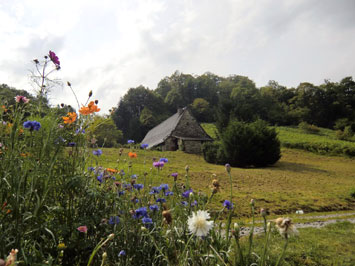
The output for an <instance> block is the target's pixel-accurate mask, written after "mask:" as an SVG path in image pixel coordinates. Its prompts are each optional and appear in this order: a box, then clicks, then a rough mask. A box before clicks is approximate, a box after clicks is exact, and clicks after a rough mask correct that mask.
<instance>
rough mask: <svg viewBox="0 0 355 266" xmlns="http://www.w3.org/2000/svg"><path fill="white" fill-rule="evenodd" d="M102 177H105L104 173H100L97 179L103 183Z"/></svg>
mask: <svg viewBox="0 0 355 266" xmlns="http://www.w3.org/2000/svg"><path fill="white" fill-rule="evenodd" d="M102 178H103V175H102V174H100V175H98V176H97V178H96V179H97V181H99V182H100V183H102V182H103V179H102Z"/></svg>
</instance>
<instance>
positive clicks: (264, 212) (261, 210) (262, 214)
mask: <svg viewBox="0 0 355 266" xmlns="http://www.w3.org/2000/svg"><path fill="white" fill-rule="evenodd" d="M260 214H261V216H262V217H266V216H267V210H266V209H264V208H261V209H260Z"/></svg>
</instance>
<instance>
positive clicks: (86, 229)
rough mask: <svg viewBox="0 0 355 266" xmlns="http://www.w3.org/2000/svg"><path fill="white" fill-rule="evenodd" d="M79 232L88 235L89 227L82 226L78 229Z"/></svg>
mask: <svg viewBox="0 0 355 266" xmlns="http://www.w3.org/2000/svg"><path fill="white" fill-rule="evenodd" d="M76 229H77V230H78V231H79V232H82V233H87V232H88V227H87V226H86V225H82V226H79V227H78V228H76Z"/></svg>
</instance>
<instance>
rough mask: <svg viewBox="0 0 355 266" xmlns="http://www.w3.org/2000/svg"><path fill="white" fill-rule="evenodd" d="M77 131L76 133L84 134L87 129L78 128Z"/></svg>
mask: <svg viewBox="0 0 355 266" xmlns="http://www.w3.org/2000/svg"><path fill="white" fill-rule="evenodd" d="M75 133H76V134H79V133H82V134H84V133H85V129H82V128H78V129H77V130H76V131H75Z"/></svg>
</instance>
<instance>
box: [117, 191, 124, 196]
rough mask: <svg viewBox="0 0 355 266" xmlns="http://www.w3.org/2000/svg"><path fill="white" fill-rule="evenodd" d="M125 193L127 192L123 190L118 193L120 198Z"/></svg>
mask: <svg viewBox="0 0 355 266" xmlns="http://www.w3.org/2000/svg"><path fill="white" fill-rule="evenodd" d="M124 193H125V191H124V190H122V191H118V193H117V194H118V196H119V197H120V196H122V195H124Z"/></svg>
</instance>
